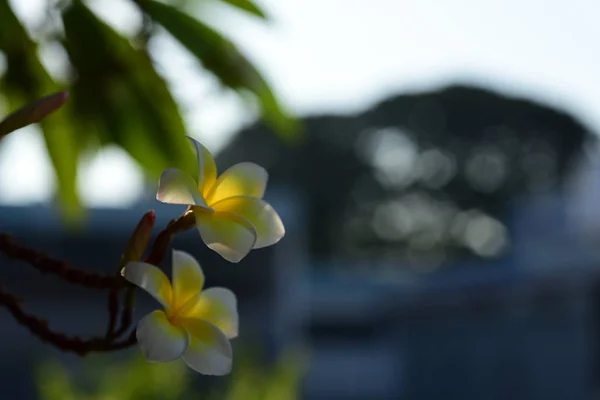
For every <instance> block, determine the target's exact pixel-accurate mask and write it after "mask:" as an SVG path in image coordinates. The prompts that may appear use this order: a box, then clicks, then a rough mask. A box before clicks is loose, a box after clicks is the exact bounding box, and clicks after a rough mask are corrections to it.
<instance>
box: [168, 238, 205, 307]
mask: <svg viewBox="0 0 600 400" xmlns="http://www.w3.org/2000/svg"><path fill="white" fill-rule="evenodd" d="M203 286H204V273H203V272H202V268H201V267H200V264H198V261H196V259H195V258H194V257H192V256H191V255H190V254H188V253H186V252H183V251H178V250H173V307H174V308H175V309H177V308H179V307H181V306H182V305H184V304H185V303H187V302H188V301H189V300H191V299H192V298H196V297H198V295H199V294H200V292H201V291H202V287H203Z"/></svg>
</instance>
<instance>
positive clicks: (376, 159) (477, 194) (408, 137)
mask: <svg viewBox="0 0 600 400" xmlns="http://www.w3.org/2000/svg"><path fill="white" fill-rule="evenodd" d="M303 122H304V126H305V129H306V135H307V139H306V143H305V144H304V145H303V146H301V147H295V148H286V147H284V146H282V145H281V144H280V143H278V142H277V141H275V140H273V138H272V135H271V134H270V133H269V128H268V127H266V126H264V125H262V124H257V125H255V126H254V127H251V128H249V129H247V130H246V131H244V132H242V133H241V134H240V135H239V136H238V137H237V138H236V139H235V140H234V141H232V143H231V144H230V145H229V147H228V148H226V149H225V150H224V151H223V152H222V153H221V154H220V156H219V157H218V162H221V163H222V164H223V165H229V164H231V163H232V162H234V160H236V159H239V158H240V157H241V156H242V154H243V155H244V158H246V159H249V160H252V161H255V162H260V163H261V164H263V165H265V166H266V167H267V168H268V169H269V171H270V180H271V185H277V184H278V185H293V186H295V187H297V188H299V189H300V190H301V191H302V192H303V193H302V194H304V195H305V196H306V199H307V201H308V213H309V238H310V244H311V250H312V253H313V254H314V255H317V256H331V255H336V256H352V257H362V256H364V257H368V258H381V257H385V256H391V257H401V258H404V259H407V258H408V259H414V260H420V261H418V262H423V261H427V260H428V259H430V260H431V262H432V263H439V262H440V261H443V260H448V259H453V258H456V257H464V256H476V257H487V256H495V255H498V254H501V253H502V250H504V249H506V248H507V247H506V246H505V245H506V244H509V242H510V227H509V211H510V207H509V206H510V204H511V202H512V201H513V200H515V199H517V198H519V197H521V196H527V195H529V194H539V193H548V192H551V191H554V190H556V189H558V188H560V186H561V185H562V183H563V182H564V181H565V179H566V178H567V177H568V175H569V171H570V168H571V166H572V165H573V163H574V162H575V160H576V159H577V157H578V156H579V154H580V152H581V150H582V148H583V145H584V142H585V140H586V137H588V134H587V131H586V128H585V127H584V126H582V124H580V123H579V122H578V121H576V120H575V119H574V118H573V117H571V116H569V115H567V114H566V113H564V112H561V111H559V110H556V109H552V108H550V107H547V106H544V105H541V104H537V103H535V102H532V101H528V100H523V99H516V98H509V97H505V96H502V95H499V94H496V93H493V92H490V91H488V90H483V89H478V88H473V87H465V86H452V87H448V88H445V89H441V90H438V91H432V92H424V93H415V94H405V95H399V96H396V97H393V98H389V99H388V100H385V101H383V102H382V103H380V104H377V105H375V106H374V107H372V108H371V109H369V110H368V111H366V112H364V113H361V114H358V115H353V116H316V117H310V118H307V119H306V120H305V121H303ZM421 265H422V264H421Z"/></svg>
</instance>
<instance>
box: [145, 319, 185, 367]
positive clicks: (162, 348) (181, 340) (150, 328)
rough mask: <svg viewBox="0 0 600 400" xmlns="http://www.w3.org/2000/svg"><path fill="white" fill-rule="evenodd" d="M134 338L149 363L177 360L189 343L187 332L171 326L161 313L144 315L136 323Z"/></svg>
mask: <svg viewBox="0 0 600 400" xmlns="http://www.w3.org/2000/svg"><path fill="white" fill-rule="evenodd" d="M136 336H137V340H138V343H139V345H140V348H141V349H142V353H144V357H146V360H148V361H150V362H168V361H173V360H176V359H178V358H179V357H181V356H182V355H183V353H184V352H185V351H186V349H187V347H188V343H189V335H188V332H187V331H186V330H185V329H183V328H179V327H176V326H174V325H172V324H171V323H170V322H169V320H168V319H167V316H166V315H165V313H164V312H162V311H159V310H157V311H154V312H152V313H150V314H148V315H146V316H145V317H144V318H142V320H141V321H140V322H139V323H138V326H137V331H136Z"/></svg>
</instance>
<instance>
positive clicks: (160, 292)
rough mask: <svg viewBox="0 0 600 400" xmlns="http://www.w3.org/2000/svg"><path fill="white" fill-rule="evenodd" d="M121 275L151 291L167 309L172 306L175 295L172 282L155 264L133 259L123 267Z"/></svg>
mask: <svg viewBox="0 0 600 400" xmlns="http://www.w3.org/2000/svg"><path fill="white" fill-rule="evenodd" d="M121 275H123V277H124V278H125V279H127V280H128V281H129V282H131V283H133V284H134V285H137V286H139V287H141V288H142V289H144V290H145V291H146V292H148V293H150V294H151V295H152V297H154V298H155V299H156V300H158V302H159V303H160V304H161V305H162V306H163V307H165V308H166V309H168V308H169V307H170V304H171V299H172V296H173V295H172V290H171V283H170V282H169V278H167V276H166V275H165V273H164V272H162V271H161V270H160V269H158V268H156V267H155V266H154V265H152V264H148V263H145V262H140V261H132V262H129V263H127V265H125V267H123V269H122V270H121Z"/></svg>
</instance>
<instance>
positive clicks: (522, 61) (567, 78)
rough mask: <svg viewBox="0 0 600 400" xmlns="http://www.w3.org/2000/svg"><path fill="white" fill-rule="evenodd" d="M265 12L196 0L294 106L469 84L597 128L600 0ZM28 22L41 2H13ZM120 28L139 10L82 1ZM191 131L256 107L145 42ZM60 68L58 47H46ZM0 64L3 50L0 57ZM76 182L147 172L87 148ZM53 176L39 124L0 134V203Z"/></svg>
mask: <svg viewBox="0 0 600 400" xmlns="http://www.w3.org/2000/svg"><path fill="white" fill-rule="evenodd" d="M259 3H260V4H261V5H262V6H263V8H264V9H265V10H266V12H267V13H268V14H269V15H270V17H271V22H269V23H268V24H263V23H262V22H260V21H258V20H257V19H254V18H252V17H249V16H247V15H244V14H242V13H239V12H232V10H231V9H229V8H227V7H224V6H218V5H217V4H214V3H213V4H211V1H210V0H206V1H205V2H204V3H202V4H203V5H202V7H203V8H202V9H201V10H199V13H200V14H202V15H208V16H210V21H211V23H212V24H213V25H215V26H216V27H218V28H220V29H221V30H223V31H224V32H226V33H227V34H228V35H229V36H230V37H231V38H232V39H233V40H234V42H236V43H237V44H238V45H239V46H240V48H241V49H242V51H243V52H244V53H245V54H246V55H247V56H248V57H249V58H250V59H251V60H252V61H253V62H254V63H255V64H256V65H257V66H258V68H259V69H260V70H261V71H262V72H263V73H264V75H265V77H266V78H267V79H268V80H269V81H270V83H271V84H272V86H273V87H274V89H275V91H276V92H277V93H278V95H279V97H280V98H281V100H282V102H283V104H284V105H285V106H286V107H287V108H288V109H289V110H290V111H291V112H292V113H294V114H296V115H307V114H313V113H325V112H330V113H336V114H346V113H353V112H356V111H361V110H364V109H366V108H368V107H369V106H371V105H373V104H374V103H376V102H377V101H380V100H382V99H384V98H385V97H387V96H390V95H395V94H399V93H402V92H405V91H417V90H424V89H434V88H436V87H439V86H440V85H445V84H450V83H454V82H461V83H473V84H478V85H482V86H485V87H488V88H492V89H496V90H499V91H501V92H503V93H507V94H511V95H518V96H525V97H529V98H532V99H535V100H539V101H543V102H545V103H547V104H549V105H554V106H558V107H562V108H564V109H566V110H567V111H569V112H571V113H572V114H573V115H575V116H576V117H578V118H580V119H581V120H582V121H583V122H584V123H585V124H587V125H588V126H589V127H590V128H591V129H592V130H594V131H597V132H600V84H598V83H599V82H600V79H599V78H598V72H597V71H598V70H600V68H599V67H600V43H599V42H598V40H597V38H598V37H600V24H598V23H597V16H598V15H600V2H598V1H597V0H573V1H570V2H565V1H562V0H486V1H480V0H479V1H477V0H452V1H451V2H450V1H447V0H302V1H298V0H262V1H260V2H259ZM12 4H13V5H14V6H15V8H16V9H17V13H18V14H19V15H20V16H21V17H23V18H24V19H25V20H26V21H27V22H28V23H29V24H31V26H34V25H35V23H36V21H39V20H40V19H41V18H43V7H44V4H45V0H19V1H16V0H13V1H12ZM88 4H90V6H91V7H92V8H93V9H94V10H95V11H97V12H98V13H99V14H100V15H101V16H102V17H103V18H104V19H105V20H106V21H108V22H109V23H110V24H111V25H113V26H114V27H115V28H116V29H118V30H120V31H122V32H123V33H128V32H133V31H134V30H135V28H136V26H138V24H139V23H140V18H139V15H137V14H136V13H135V9H134V8H133V7H132V6H131V5H130V4H129V1H128V0H89V3H88ZM152 50H153V54H154V55H155V57H156V59H157V61H158V64H159V66H160V71H161V73H163V74H164V76H165V77H166V78H167V80H168V81H169V83H170V84H171V86H172V88H173V90H174V92H175V94H176V96H177V98H178V100H180V102H181V104H182V106H183V110H184V113H185V119H186V122H187V124H188V127H189V132H190V134H191V135H192V136H194V137H196V138H197V139H199V140H202V141H203V142H204V143H205V144H206V145H207V147H208V148H209V149H210V150H213V151H215V152H216V151H218V150H219V149H220V148H222V147H223V146H224V145H225V144H226V143H227V141H228V140H229V139H230V137H231V135H232V134H233V133H235V132H236V130H238V129H239V128H240V127H242V126H244V125H245V124H248V123H250V122H251V121H252V120H253V118H255V115H254V114H253V112H252V111H249V110H247V109H245V108H244V107H243V104H242V103H241V101H240V100H239V99H237V98H236V97H235V95H233V94H231V93H227V92H223V91H221V90H219V88H218V86H217V85H216V83H215V81H214V80H213V79H212V78H210V77H208V76H207V75H206V74H203V73H202V71H201V69H200V68H199V67H198V65H197V63H196V62H195V61H194V59H193V58H192V57H190V56H189V55H188V54H187V53H186V52H185V50H184V49H182V48H181V47H179V46H178V45H177V44H176V43H174V42H173V41H172V40H171V39H170V38H169V37H168V36H166V35H161V36H159V37H158V38H157V39H156V40H155V41H154V42H153V44H152ZM40 53H41V55H42V58H43V60H44V62H45V64H46V65H47V67H48V69H49V70H50V71H51V72H52V73H54V74H55V75H57V76H61V73H64V64H65V58H64V54H62V53H61V52H60V51H58V50H57V49H56V48H52V47H42V48H41V50H40ZM0 69H1V60H0ZM79 185H80V189H81V192H82V195H83V199H84V202H85V203H86V204H87V205H88V206H109V207H119V206H127V205H130V204H132V203H134V202H135V201H136V200H137V199H139V196H140V194H141V193H142V190H143V188H144V179H143V177H142V174H141V171H140V170H139V168H137V167H136V166H135V164H134V163H133V162H132V161H131V160H130V159H129V157H128V156H127V155H126V154H124V153H123V152H122V151H121V150H119V149H117V148H109V149H107V150H106V151H104V152H102V153H101V154H99V155H98V156H96V157H94V158H91V159H88V160H85V162H84V165H83V167H82V169H81V172H80V182H79ZM54 186H55V180H54V177H53V173H52V171H51V169H50V164H49V160H48V157H47V155H46V153H45V150H44V145H43V142H42V140H41V138H40V136H39V132H38V131H37V130H36V129H35V128H31V129H24V130H22V131H20V132H19V133H18V134H14V135H11V136H9V137H8V138H6V139H5V140H4V141H3V143H2V144H1V145H0V203H4V204H25V203H32V202H41V201H46V200H48V199H49V198H50V197H51V194H52V191H53V188H54Z"/></svg>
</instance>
